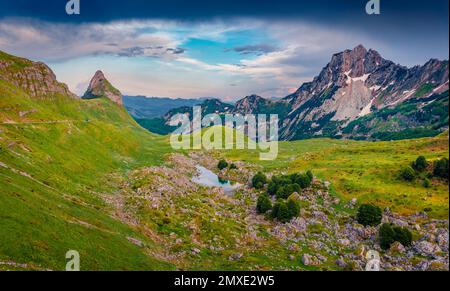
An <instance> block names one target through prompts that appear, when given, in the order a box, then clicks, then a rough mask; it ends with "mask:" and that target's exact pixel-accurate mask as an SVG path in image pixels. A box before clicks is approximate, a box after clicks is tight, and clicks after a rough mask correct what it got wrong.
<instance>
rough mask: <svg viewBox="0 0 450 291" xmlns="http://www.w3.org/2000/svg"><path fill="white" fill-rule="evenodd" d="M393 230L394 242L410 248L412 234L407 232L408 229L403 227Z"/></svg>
mask: <svg viewBox="0 0 450 291" xmlns="http://www.w3.org/2000/svg"><path fill="white" fill-rule="evenodd" d="M393 230H394V240H395V241H398V242H399V243H401V244H402V245H404V246H405V247H407V246H410V245H411V243H412V233H411V232H410V231H409V229H407V228H405V227H399V226H396V227H393Z"/></svg>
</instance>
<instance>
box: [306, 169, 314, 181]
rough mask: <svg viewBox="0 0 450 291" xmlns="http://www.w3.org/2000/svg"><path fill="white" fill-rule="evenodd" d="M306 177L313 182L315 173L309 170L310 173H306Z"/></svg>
mask: <svg viewBox="0 0 450 291" xmlns="http://www.w3.org/2000/svg"><path fill="white" fill-rule="evenodd" d="M306 175H307V176H308V177H309V179H310V180H311V181H312V180H313V179H314V175H313V173H312V172H311V171H310V170H308V171H307V172H306Z"/></svg>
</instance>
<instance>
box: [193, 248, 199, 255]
mask: <svg viewBox="0 0 450 291" xmlns="http://www.w3.org/2000/svg"><path fill="white" fill-rule="evenodd" d="M191 251H192V253H193V254H194V255H198V254H200V250H199V249H197V248H193V249H192V250H191Z"/></svg>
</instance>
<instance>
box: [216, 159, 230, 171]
mask: <svg viewBox="0 0 450 291" xmlns="http://www.w3.org/2000/svg"><path fill="white" fill-rule="evenodd" d="M227 167H228V162H227V161H225V160H220V161H219V164H218V165H217V168H219V170H223V169H225V168H227Z"/></svg>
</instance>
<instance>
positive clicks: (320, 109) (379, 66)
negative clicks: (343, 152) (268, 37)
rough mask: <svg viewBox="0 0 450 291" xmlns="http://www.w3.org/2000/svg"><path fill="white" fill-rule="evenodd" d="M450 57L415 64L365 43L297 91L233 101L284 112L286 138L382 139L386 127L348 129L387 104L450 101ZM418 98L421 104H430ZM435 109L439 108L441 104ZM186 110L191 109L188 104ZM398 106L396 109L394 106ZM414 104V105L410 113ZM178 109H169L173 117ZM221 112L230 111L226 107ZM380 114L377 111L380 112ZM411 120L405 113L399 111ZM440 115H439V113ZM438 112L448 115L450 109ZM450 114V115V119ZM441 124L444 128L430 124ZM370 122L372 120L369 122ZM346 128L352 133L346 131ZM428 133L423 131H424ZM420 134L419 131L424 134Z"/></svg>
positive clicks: (245, 110)
mask: <svg viewBox="0 0 450 291" xmlns="http://www.w3.org/2000/svg"><path fill="white" fill-rule="evenodd" d="M448 77H449V74H448V60H444V61H440V60H437V59H430V60H429V61H427V62H426V63H425V64H424V65H421V66H420V65H417V66H414V67H411V68H407V67H405V66H402V65H399V64H395V63H394V62H392V61H390V60H386V59H384V58H383V57H382V56H381V55H380V54H379V53H378V52H377V51H376V50H374V49H369V50H367V49H366V48H365V47H364V46H363V45H358V46H356V47H355V48H353V49H347V50H345V51H343V52H339V53H335V54H333V56H332V57H331V60H330V62H329V63H328V64H327V65H326V66H325V67H323V69H322V70H321V71H320V73H319V74H318V75H317V76H316V77H314V78H313V80H312V81H310V82H306V83H303V84H302V85H301V86H300V87H299V88H298V89H297V90H296V92H294V93H292V94H290V95H288V96H286V97H284V98H282V99H280V100H268V99H265V98H262V97H260V96H258V95H256V94H253V95H249V96H247V97H245V98H243V99H241V100H239V101H237V102H236V104H235V105H234V106H233V109H232V110H231V112H232V113H235V114H278V115H279V118H280V124H279V126H280V138H281V139H282V140H297V139H305V138H314V137H321V136H322V137H335V138H341V137H346V138H357V139H361V138H365V139H377V138H375V136H383V135H381V134H380V132H379V131H380V130H383V129H382V127H381V126H380V128H377V129H375V131H376V132H375V131H371V132H372V133H371V134H370V135H369V134H368V132H367V135H366V136H361V135H359V134H358V135H357V136H356V135H355V136H354V135H352V132H353V130H349V129H347V126H349V125H350V124H352V125H353V123H352V122H354V121H355V120H358V119H360V118H362V117H365V116H368V115H370V114H372V113H374V114H375V113H376V112H378V111H380V110H383V109H385V108H394V109H395V108H396V107H397V106H398V105H401V104H403V103H405V102H407V101H409V100H413V99H414V100H418V101H420V100H422V101H423V102H427V103H432V102H433V101H434V100H436V99H439V100H441V105H444V106H445V104H448V96H447V97H445V96H444V98H443V99H444V100H442V98H441V96H442V94H443V93H445V92H448V88H449V82H448ZM423 102H412V103H413V104H416V105H417V106H416V109H417V110H420V109H421V108H423V107H424V106H426V105H427V104H421V103H423ZM431 110H434V112H437V110H435V109H431ZM182 111H183V112H188V111H189V109H188V108H184V109H183V110H182ZM394 111H395V110H394ZM412 111H413V110H411V109H409V111H408V112H409V114H411V112H412ZM173 113H180V112H178V111H177V110H172V111H170V112H168V113H167V114H166V115H165V118H164V119H165V120H166V121H167V120H168V119H169V118H170V116H171V115H173ZM219 113H227V112H220V110H219ZM375 115H376V114H375ZM397 117H398V118H399V119H400V120H401V121H402V120H403V121H405V120H406V119H408V118H406V117H405V116H397ZM435 117H436V116H435ZM437 118H441V119H443V120H444V121H445V112H441V113H440V114H439V116H437ZM447 120H448V119H447ZM416 121H417V120H410V121H408V122H403V123H402V122H397V123H396V124H394V125H393V124H389V125H388V126H387V128H389V130H391V131H392V132H394V133H395V132H401V131H403V130H406V129H408V128H409V127H410V126H412V125H414V126H416V127H417V128H419V131H420V130H421V129H420V128H423V130H424V131H427V132H429V133H431V132H433V133H439V132H443V131H444V130H446V129H448V122H447V123H442V122H437V123H434V124H431V123H430V122H427V121H426V120H423V121H422V123H420V122H416ZM437 124H440V125H441V126H440V127H439V128H433V130H431V131H430V130H429V129H430V128H429V127H432V126H436V125H437ZM368 126H370V125H368ZM343 131H345V132H346V134H343ZM421 134H423V132H422V133H421ZM421 134H419V136H420V135H421Z"/></svg>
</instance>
